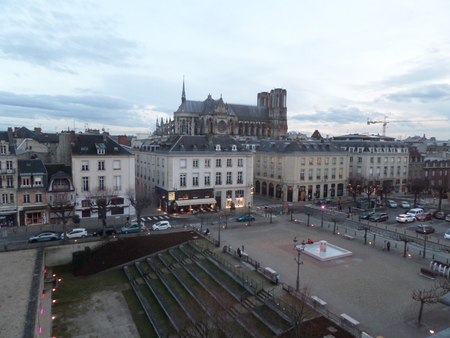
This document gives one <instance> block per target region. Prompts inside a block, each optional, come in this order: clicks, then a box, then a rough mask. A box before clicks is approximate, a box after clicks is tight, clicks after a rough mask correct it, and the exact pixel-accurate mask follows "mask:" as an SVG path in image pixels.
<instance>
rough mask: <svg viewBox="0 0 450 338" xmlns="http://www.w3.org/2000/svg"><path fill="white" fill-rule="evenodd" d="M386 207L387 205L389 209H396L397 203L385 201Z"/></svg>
mask: <svg viewBox="0 0 450 338" xmlns="http://www.w3.org/2000/svg"><path fill="white" fill-rule="evenodd" d="M386 205H387V206H388V207H389V208H397V203H395V201H393V200H387V201H386Z"/></svg>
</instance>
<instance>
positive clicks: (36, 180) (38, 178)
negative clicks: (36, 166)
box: [34, 177, 42, 185]
mask: <svg viewBox="0 0 450 338" xmlns="http://www.w3.org/2000/svg"><path fill="white" fill-rule="evenodd" d="M34 185H42V177H35V178H34Z"/></svg>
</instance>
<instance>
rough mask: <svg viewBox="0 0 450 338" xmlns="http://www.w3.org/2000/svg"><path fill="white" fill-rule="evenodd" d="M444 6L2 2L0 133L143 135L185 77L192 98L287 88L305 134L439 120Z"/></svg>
mask: <svg viewBox="0 0 450 338" xmlns="http://www.w3.org/2000/svg"><path fill="white" fill-rule="evenodd" d="M406 7H407V8H408V12H407V14H406V13H405V8H406ZM449 12H450V3H449V2H447V1H443V0H436V1H433V2H429V1H425V0H418V1H414V2H410V1H406V0H405V1H402V0H400V1H397V2H394V3H393V2H390V1H387V0H380V1H377V2H373V3H367V2H361V1H356V0H344V1H341V2H335V1H331V0H325V1H324V2H320V3H315V2H300V1H293V0H292V1H290V0H288V1H283V2H282V3H279V4H274V3H273V2H269V1H258V2H254V1H248V2H242V1H237V0H229V1H226V2H223V1H222V2H216V1H196V2H186V1H182V0H173V1H170V2H155V1H143V0H136V1H133V2H131V3H125V2H123V1H118V0H96V1H90V0H72V1H54V0H21V1H15V0H0V74H1V79H0V130H5V129H6V128H7V127H11V126H22V125H25V126H26V127H29V128H33V127H35V126H38V125H41V127H42V128H43V130H47V131H54V130H58V129H66V128H73V126H75V127H76V128H77V129H82V128H83V127H84V125H85V124H86V123H87V124H89V127H91V128H102V127H105V128H106V129H109V130H110V131H111V132H115V133H136V132H148V131H149V130H153V129H154V128H155V121H156V118H157V117H159V118H161V117H163V118H168V117H170V116H172V113H173V112H174V111H175V110H176V109H177V108H178V106H179V104H180V100H181V87H182V79H183V75H185V76H186V94H187V98H188V99H190V100H204V99H206V97H207V96H208V94H211V95H212V96H213V97H214V98H216V99H218V98H219V97H220V96H221V95H222V97H223V99H224V100H225V102H228V103H237V104H256V97H257V93H258V92H261V91H270V90H271V89H273V88H280V87H281V88H285V89H287V92H288V102H287V104H288V125H289V129H290V130H299V131H303V132H305V133H307V134H311V133H312V132H313V131H314V130H315V129H318V130H319V131H320V132H321V133H322V134H330V135H333V134H341V133H343V132H347V131H349V132H354V131H358V132H374V133H377V132H379V131H380V128H378V127H379V126H377V125H375V126H373V125H371V126H368V125H367V123H366V122H367V119H368V118H369V119H376V120H379V119H383V118H384V116H388V119H395V120H413V119H414V120H416V119H423V117H424V116H426V117H427V118H430V117H435V118H442V117H447V116H448V98H449V85H448V84H449V83H450V61H449V60H450V43H449V40H448V33H447V32H448V31H450V20H448V15H447V13H449ZM418 23H420V24H418ZM448 129H449V128H448V124H447V125H446V124H445V123H442V122H440V123H439V124H437V123H436V124H434V123H422V124H417V123H405V124H401V125H400V124H399V125H396V124H392V125H389V128H388V133H390V134H391V135H392V136H399V135H402V137H404V136H405V135H414V134H424V133H426V134H428V135H431V134H433V133H434V134H435V135H434V136H436V137H438V138H444V139H449V138H450V136H449V135H448Z"/></svg>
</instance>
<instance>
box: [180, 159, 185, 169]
mask: <svg viewBox="0 0 450 338" xmlns="http://www.w3.org/2000/svg"><path fill="white" fill-rule="evenodd" d="M180 168H186V160H180Z"/></svg>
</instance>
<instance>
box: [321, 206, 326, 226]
mask: <svg viewBox="0 0 450 338" xmlns="http://www.w3.org/2000/svg"><path fill="white" fill-rule="evenodd" d="M320 208H321V209H322V223H321V225H320V226H321V227H322V228H323V210H324V209H325V206H324V205H322V206H321V207H320Z"/></svg>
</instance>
